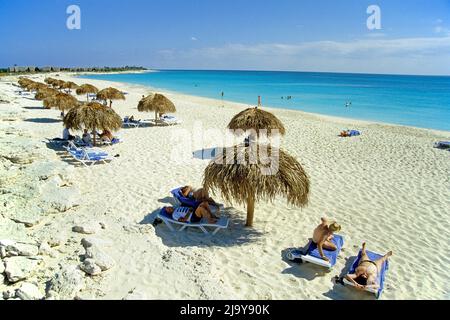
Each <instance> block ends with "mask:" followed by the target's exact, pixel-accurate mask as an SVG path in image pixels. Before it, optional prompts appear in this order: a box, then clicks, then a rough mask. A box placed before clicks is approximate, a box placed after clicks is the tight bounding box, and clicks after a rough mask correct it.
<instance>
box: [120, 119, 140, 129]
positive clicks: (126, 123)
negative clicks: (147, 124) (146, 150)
mask: <svg viewBox="0 0 450 320" xmlns="http://www.w3.org/2000/svg"><path fill="white" fill-rule="evenodd" d="M141 124H142V122H141V121H140V120H132V121H130V118H129V117H125V118H123V125H124V126H125V127H128V128H130V127H133V128H138V127H139V126H141Z"/></svg>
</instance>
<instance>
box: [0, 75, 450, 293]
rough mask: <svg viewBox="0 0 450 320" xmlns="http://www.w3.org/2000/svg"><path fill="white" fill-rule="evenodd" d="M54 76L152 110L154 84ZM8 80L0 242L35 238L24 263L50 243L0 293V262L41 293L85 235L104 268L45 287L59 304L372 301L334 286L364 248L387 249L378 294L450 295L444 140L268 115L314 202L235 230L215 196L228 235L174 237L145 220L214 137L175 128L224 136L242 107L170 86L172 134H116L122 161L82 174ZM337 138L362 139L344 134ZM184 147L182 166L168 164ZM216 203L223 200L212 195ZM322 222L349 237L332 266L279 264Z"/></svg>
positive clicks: (259, 209) (183, 180) (0, 165)
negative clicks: (199, 138)
mask: <svg viewBox="0 0 450 320" xmlns="http://www.w3.org/2000/svg"><path fill="white" fill-rule="evenodd" d="M45 76H49V75H45ZM45 76H44V75H33V76H31V78H32V79H33V80H37V81H43V80H44V77H45ZM50 76H51V75H50ZM53 76H54V75H53ZM60 78H61V79H62V80H69V79H70V80H71V81H74V82H75V83H77V84H83V83H91V84H93V85H95V86H97V87H99V88H105V87H108V86H113V87H116V88H119V89H121V90H123V91H126V92H127V93H128V94H127V95H126V100H125V101H114V102H113V109H114V110H115V111H116V112H117V113H118V114H119V115H121V116H122V117H124V116H126V115H134V117H135V118H136V119H147V118H153V116H154V115H153V114H151V113H149V114H144V113H139V112H138V111H137V109H136V107H137V103H138V101H139V100H140V98H141V96H142V95H144V94H145V95H146V94H148V93H149V92H151V90H150V89H149V88H144V87H141V86H133V85H127V84H118V83H111V82H106V81H99V80H85V79H79V78H75V77H73V76H70V75H67V74H61V75H60ZM13 82H14V83H16V82H17V77H2V78H0V100H4V101H5V102H4V103H0V200H1V202H0V203H1V204H2V206H0V240H3V239H7V240H14V241H21V242H24V243H28V244H32V245H30V246H29V247H28V249H29V250H31V251H32V252H31V254H30V255H31V256H33V257H34V256H36V255H37V254H35V252H34V251H33V250H34V248H33V247H35V246H39V245H41V244H42V243H43V242H47V243H49V244H50V245H49V246H52V248H50V249H49V248H47V250H41V253H42V254H39V255H37V258H33V259H37V260H32V263H29V261H28V262H26V263H28V265H31V266H30V267H27V268H28V269H27V270H28V271H29V272H28V273H27V275H26V279H25V280H23V281H18V282H16V283H15V284H12V285H6V284H1V283H2V279H3V278H2V275H1V273H2V271H3V270H1V268H2V266H1V264H0V292H5V291H8V290H10V291H11V290H13V289H15V288H20V287H21V286H22V285H23V283H24V282H27V283H35V284H36V286H37V287H38V288H39V291H40V292H41V294H42V296H44V295H45V293H46V283H47V282H48V281H53V283H55V280H52V278H54V276H55V274H60V273H61V270H62V269H67V268H69V269H70V268H71V267H70V266H72V268H75V267H76V266H77V265H79V264H80V262H81V259H80V255H82V254H83V253H84V249H83V246H82V245H81V243H80V242H81V239H83V238H92V237H94V238H96V239H97V240H95V241H97V243H98V246H99V247H101V249H102V250H103V252H104V253H106V254H107V255H109V256H110V257H111V258H112V260H113V262H112V263H111V264H112V267H111V268H110V269H109V270H107V271H105V272H102V273H101V274H100V275H98V276H93V277H89V276H87V275H85V274H84V273H82V272H80V273H79V274H78V273H77V274H78V275H79V277H78V276H77V277H78V278H77V279H78V280H77V285H76V286H74V287H76V289H73V290H69V289H67V290H66V292H62V291H64V290H60V292H58V290H56V289H55V291H57V293H59V295H56V296H53V297H54V298H61V299H70V298H74V297H78V298H81V299H122V298H125V297H127V298H146V299H198V298H200V299H374V298H373V296H372V295H370V294H366V293H362V292H359V291H356V290H353V289H350V288H347V287H343V286H342V285H339V284H337V285H335V284H333V282H332V278H333V277H334V276H336V275H342V272H343V271H345V270H346V268H348V267H349V264H351V261H352V259H353V258H354V257H355V255H356V254H357V253H358V250H359V248H360V246H361V244H362V242H364V241H366V242H367V246H368V249H369V250H372V251H376V252H379V253H383V254H384V253H386V252H387V251H389V250H392V251H393V253H394V255H393V256H392V258H391V260H390V269H389V271H388V273H387V279H386V286H385V290H384V293H383V296H382V299H450V276H449V275H448V270H449V267H450V258H449V254H448V252H449V251H450V243H449V239H450V231H449V230H450V223H449V221H450V152H448V151H445V150H439V149H435V148H433V144H434V142H436V141H439V140H449V139H450V132H439V131H433V130H426V129H418V128H412V127H403V126H395V125H386V124H377V123H372V122H368V121H357V120H349V119H340V118H334V117H327V116H320V115H313V114H308V113H303V112H299V111H293V110H282V109H269V108H268V110H270V111H271V112H273V113H274V114H275V115H276V116H277V117H278V118H279V119H280V120H281V121H282V122H283V123H284V125H285V127H286V136H285V137H284V138H283V140H282V147H283V149H285V150H286V151H287V152H288V153H289V154H291V155H293V156H294V157H296V158H297V159H298V161H300V162H301V164H302V165H303V166H304V168H305V170H306V171H307V173H308V174H309V177H310V181H311V194H310V203H309V205H308V206H307V207H306V208H304V209H299V208H294V207H290V206H288V205H286V200H285V199H283V198H279V199H277V200H276V201H274V202H273V203H265V202H260V203H257V204H256V209H255V224H254V227H253V228H245V227H244V221H245V212H246V211H245V208H243V207H241V206H236V205H235V206H231V205H230V204H229V203H224V204H225V211H224V213H223V214H224V215H226V216H229V217H230V219H231V220H230V225H229V228H228V229H227V230H222V231H219V233H218V234H217V235H215V236H211V235H204V234H202V233H200V232H198V231H195V230H187V231H183V232H180V233H173V232H171V231H169V230H168V228H167V227H166V226H165V225H163V224H161V225H158V226H157V227H156V228H154V227H153V226H152V222H153V219H154V216H155V212H157V210H158V209H160V208H161V207H163V206H166V205H169V204H170V203H171V201H173V200H172V199H171V198H170V193H169V191H170V190H171V189H173V188H175V187H178V186H182V185H186V184H190V185H194V186H200V185H201V182H202V175H203V170H204V169H205V167H206V166H207V164H208V162H209V160H208V159H204V160H202V159H198V158H194V157H193V156H192V153H193V152H194V153H195V151H198V150H200V149H202V148H205V149H208V148H211V147H217V144H216V143H215V142H214V141H204V142H203V143H202V144H203V145H202V146H196V145H194V144H192V141H186V143H185V145H186V147H183V148H182V149H180V148H178V149H176V148H175V150H174V145H177V146H179V145H180V140H179V133H180V129H185V130H187V131H185V132H193V131H194V126H195V125H199V124H200V122H201V125H202V127H203V129H217V128H219V129H221V130H223V132H225V128H226V125H227V124H228V122H229V121H230V119H231V118H232V117H233V115H235V114H236V113H237V112H239V111H241V110H243V109H244V108H246V107H248V106H247V105H244V104H238V103H231V102H226V103H225V106H222V102H221V101H219V100H213V99H206V98H201V97H192V96H187V95H182V94H177V93H165V94H166V95H167V96H168V97H169V98H170V99H171V100H172V101H173V102H174V104H175V105H176V107H177V113H176V116H177V118H179V119H181V120H182V121H183V123H182V124H181V125H178V126H176V127H175V126H174V127H144V128H136V129H122V130H121V131H119V132H118V133H117V134H118V135H119V136H120V137H122V138H123V140H124V142H123V143H120V144H118V145H115V146H112V147H109V148H106V149H105V150H107V152H109V153H110V154H111V155H120V156H119V157H117V158H115V159H114V161H113V162H111V163H110V164H107V165H96V166H93V167H90V168H85V167H82V166H80V165H76V166H75V165H74V164H73V163H72V162H69V161H67V160H66V157H64V153H62V152H59V151H56V150H54V149H52V148H50V147H49V146H48V145H47V144H46V138H53V137H60V136H61V132H62V129H63V127H62V122H61V121H60V118H59V111H57V110H45V109H43V108H42V102H41V101H36V100H34V99H32V97H30V98H25V97H21V96H19V95H18V94H16V93H14V91H15V90H17V87H14V86H12V84H11V83H13ZM78 99H79V100H83V99H85V97H84V96H79V97H78ZM199 121H200V122H199ZM344 129H357V130H360V131H361V132H362V135H361V136H359V137H354V138H340V137H338V134H339V132H340V131H342V130H344ZM188 140H191V138H190V136H188ZM206 140H208V139H206ZM181 151H183V152H184V154H187V155H189V156H190V159H189V161H187V162H184V163H180V162H174V161H171V159H172V158H173V156H172V155H173V154H174V153H177V152H180V153H179V154H182V153H181ZM214 198H215V199H216V200H217V201H218V202H223V200H222V199H221V198H220V194H217V195H214ZM323 216H325V217H328V218H330V219H334V220H337V221H338V222H339V223H340V224H341V225H342V230H341V232H340V233H341V234H342V235H343V236H344V238H345V244H344V248H343V251H342V253H341V255H340V257H339V259H338V262H337V265H336V266H335V267H334V268H333V269H332V270H331V271H329V272H328V271H326V270H323V269H320V268H318V267H317V266H313V265H310V264H302V265H299V264H295V263H291V262H288V261H286V259H284V253H285V252H286V250H287V249H289V248H293V247H303V246H304V245H305V244H306V243H307V241H308V238H310V237H311V236H312V231H313V229H314V228H315V226H316V225H317V224H318V223H319V222H320V218H321V217H323ZM21 222H27V224H28V226H26V225H25V224H24V223H21ZM100 223H101V224H103V225H104V226H103V228H102V227H100ZM74 226H88V227H91V228H94V229H96V230H95V234H92V235H86V234H80V233H76V232H73V231H72V228H73V227H74ZM99 239H100V240H99ZM41 247H43V249H45V247H46V246H45V245H44V246H41ZM6 259H13V258H5V259H4V260H6ZM25 259H28V260H30V259H29V258H25ZM4 262H5V261H4ZM73 272H77V271H73ZM47 289H48V288H47ZM78 289H80V290H78ZM69 291H70V292H69ZM130 292H132V293H131V294H130Z"/></svg>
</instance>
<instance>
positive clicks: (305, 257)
mask: <svg viewBox="0 0 450 320" xmlns="http://www.w3.org/2000/svg"><path fill="white" fill-rule="evenodd" d="M331 242H333V243H334V244H335V245H336V247H337V249H336V250H334V251H329V250H326V249H323V254H324V255H325V256H326V257H327V258H328V259H329V260H330V261H325V260H323V259H322V257H321V256H320V253H319V249H318V248H317V244H316V243H314V242H313V241H310V243H309V246H308V248H307V249H306V251H302V250H300V249H294V250H292V251H291V252H290V253H289V254H288V259H289V260H292V261H296V260H300V262H310V263H313V264H317V265H319V266H323V267H326V268H332V267H333V266H334V265H335V264H336V261H337V258H338V256H339V253H340V252H341V249H342V246H343V245H344V238H343V237H342V236H340V235H338V234H335V235H334V236H333V239H332V240H331Z"/></svg>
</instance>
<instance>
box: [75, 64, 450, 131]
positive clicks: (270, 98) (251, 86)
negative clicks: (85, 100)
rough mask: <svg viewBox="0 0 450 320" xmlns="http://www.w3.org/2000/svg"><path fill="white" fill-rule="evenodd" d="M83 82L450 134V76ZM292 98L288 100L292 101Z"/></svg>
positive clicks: (260, 75) (167, 77)
mask: <svg viewBox="0 0 450 320" xmlns="http://www.w3.org/2000/svg"><path fill="white" fill-rule="evenodd" d="M83 78H91V79H101V80H109V81H120V82H127V83H133V84H140V85H147V86H151V87H152V88H156V89H161V90H163V89H166V90H170V91H177V92H181V93H185V94H190V95H196V96H203V97H208V98H216V99H221V94H222V92H223V93H224V99H225V100H230V101H235V102H242V103H246V104H249V105H256V104H257V99H258V96H261V98H262V104H263V106H268V107H274V108H287V109H295V110H302V111H306V112H313V113H319V114H325V115H332V116H339V117H346V118H354V119H362V120H373V121H377V122H386V123H393V124H400V125H408V126H415V127H422V128H430V129H438V130H447V131H450V76H449V77H443V76H403V75H373V74H345V73H315V72H271V71H189V70H185V71H179V70H176V71H175V70H160V71H157V72H149V73H142V74H102V75H88V76H83ZM288 97H290V98H288Z"/></svg>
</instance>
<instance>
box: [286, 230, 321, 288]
mask: <svg viewBox="0 0 450 320" xmlns="http://www.w3.org/2000/svg"><path fill="white" fill-rule="evenodd" d="M310 241H311V239H310V240H309V241H308V242H307V243H306V245H305V246H304V247H303V248H298V247H297V248H287V249H284V250H282V251H281V259H282V260H283V261H284V262H286V263H287V264H289V268H286V269H285V270H283V271H282V272H281V273H282V274H291V275H293V276H295V277H298V278H303V279H306V280H313V279H314V278H316V277H323V276H326V275H328V274H329V273H330V270H328V269H326V268H323V267H320V266H317V265H314V264H311V263H308V262H304V263H302V262H294V261H291V260H289V259H288V258H287V257H286V256H287V253H288V252H289V251H291V250H293V249H300V250H301V251H306V250H307V249H308V247H309V243H310Z"/></svg>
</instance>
